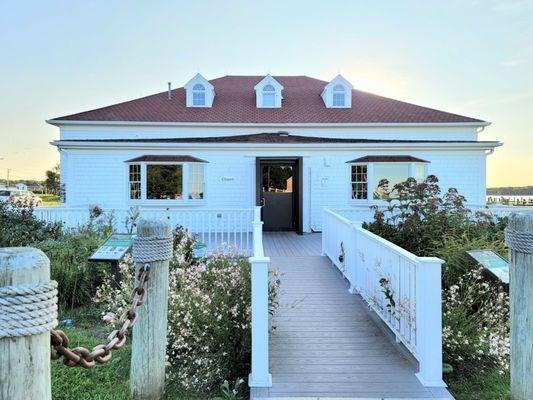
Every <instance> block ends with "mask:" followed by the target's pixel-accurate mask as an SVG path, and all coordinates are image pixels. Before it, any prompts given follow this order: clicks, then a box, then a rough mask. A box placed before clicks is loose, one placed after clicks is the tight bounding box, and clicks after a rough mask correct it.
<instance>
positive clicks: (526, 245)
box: [505, 227, 533, 254]
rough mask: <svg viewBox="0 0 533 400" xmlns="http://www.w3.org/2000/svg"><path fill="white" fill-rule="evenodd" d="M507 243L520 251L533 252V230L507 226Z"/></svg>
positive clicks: (512, 248) (511, 247)
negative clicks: (523, 230) (515, 228)
mask: <svg viewBox="0 0 533 400" xmlns="http://www.w3.org/2000/svg"><path fill="white" fill-rule="evenodd" d="M505 245H506V246H507V247H508V248H510V249H511V250H514V251H519V252H520V253H526V254H533V232H522V231H517V230H514V229H511V228H509V227H507V228H505Z"/></svg>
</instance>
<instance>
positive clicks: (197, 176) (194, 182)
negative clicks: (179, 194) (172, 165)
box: [188, 164, 205, 200]
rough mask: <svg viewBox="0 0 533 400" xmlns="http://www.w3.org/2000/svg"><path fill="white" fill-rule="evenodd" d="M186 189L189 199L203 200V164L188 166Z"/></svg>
mask: <svg viewBox="0 0 533 400" xmlns="http://www.w3.org/2000/svg"><path fill="white" fill-rule="evenodd" d="M188 188H189V199H192V200H201V199H203V198H204V191H205V181H204V165H203V164H190V166H189V185H188Z"/></svg>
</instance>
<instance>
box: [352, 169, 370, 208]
mask: <svg viewBox="0 0 533 400" xmlns="http://www.w3.org/2000/svg"><path fill="white" fill-rule="evenodd" d="M367 169H368V167H367V166H366V165H352V199H354V200H365V199H367V196H368V175H367Z"/></svg>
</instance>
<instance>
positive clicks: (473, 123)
mask: <svg viewBox="0 0 533 400" xmlns="http://www.w3.org/2000/svg"><path fill="white" fill-rule="evenodd" d="M46 123H48V124H50V125H54V126H63V125H101V126H206V127H217V126H224V127H228V126H244V127H273V126H275V127H279V126H291V127H324V126H335V127H410V126H413V127H460V126H470V127H485V126H489V125H490V124H491V123H490V122H487V121H471V122H365V123H361V122H344V123H334V122H325V123H318V122H291V123H284V122H283V123H279V122H253V123H252V122H246V123H233V122H147V121H81V120H64V119H60V120H58V119H49V120H46Z"/></svg>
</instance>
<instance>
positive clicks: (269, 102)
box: [263, 85, 276, 107]
mask: <svg viewBox="0 0 533 400" xmlns="http://www.w3.org/2000/svg"><path fill="white" fill-rule="evenodd" d="M275 105H276V89H275V88H274V86H272V85H266V86H265V87H263V107H274V106H275Z"/></svg>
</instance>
